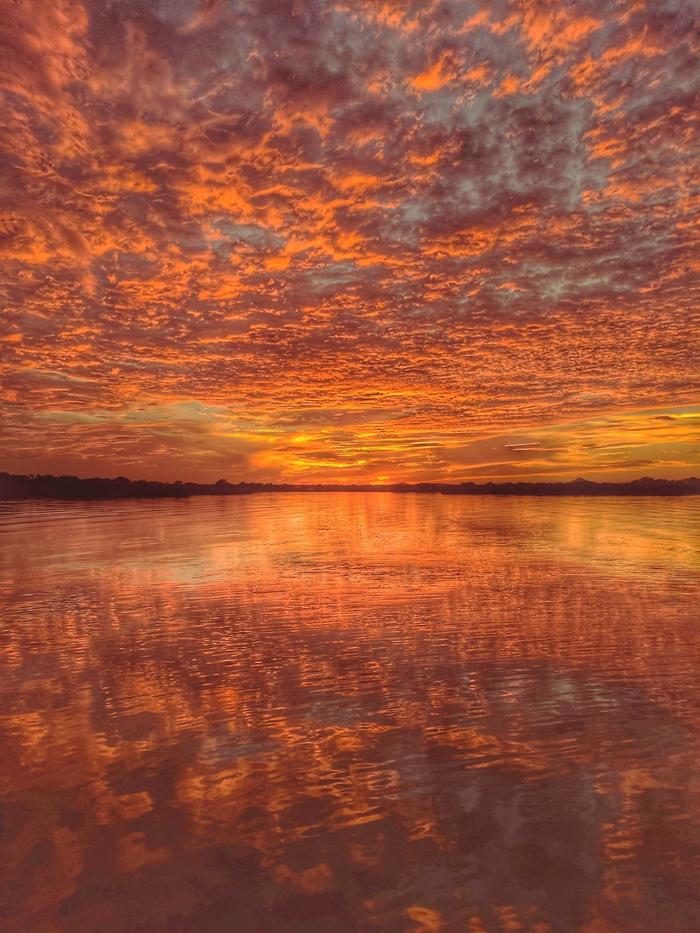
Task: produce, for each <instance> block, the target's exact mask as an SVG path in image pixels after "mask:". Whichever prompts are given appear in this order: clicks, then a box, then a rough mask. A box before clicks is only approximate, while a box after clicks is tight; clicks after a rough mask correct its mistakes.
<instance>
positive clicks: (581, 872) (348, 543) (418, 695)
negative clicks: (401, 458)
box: [0, 496, 700, 931]
mask: <svg viewBox="0 0 700 933" xmlns="http://www.w3.org/2000/svg"><path fill="white" fill-rule="evenodd" d="M215 505H216V507H215ZM664 505H666V504H665V503H664ZM685 505H686V509H687V508H688V507H690V508H692V507H693V504H692V503H686V504H685ZM555 506H556V509H555V510H554V514H555V515H556V516H558V517H557V519H556V522H555V524H554V526H552V524H551V521H552V519H551V516H552V508H551V507H552V503H550V502H549V501H547V502H542V501H538V502H534V503H519V504H515V505H513V507H510V506H509V505H505V506H504V504H503V503H502V502H501V501H497V500H483V501H481V500H480V501H479V502H473V501H472V500H470V501H469V502H468V503H464V504H462V503H461V502H460V503H457V504H456V505H454V504H453V503H452V501H451V500H448V499H445V498H439V497H423V498H420V497H406V498H400V497H383V496H375V497H373V496H369V497H357V498H352V497H350V499H348V497H335V496H331V497H328V498H324V497H320V498H319V497H312V498H310V497H306V496H304V497H298V496H297V497H293V496H292V497H279V498H270V499H267V500H261V501H260V502H255V501H252V500H251V501H250V502H248V500H246V502H245V503H240V502H239V500H234V501H230V500H226V501H225V502H223V503H222V504H214V503H210V502H207V501H199V502H194V501H193V502H191V503H189V504H188V507H187V508H186V509H182V508H180V504H179V503H178V504H174V505H172V506H171V505H170V504H168V503H165V504H160V503H159V504H158V505H157V507H153V509H151V510H147V511H146V512H145V513H144V512H142V511H141V510H140V509H138V508H135V507H133V508H132V507H131V506H122V504H121V503H120V504H119V505H118V506H114V505H110V506H100V507H99V508H95V509H93V510H92V511H90V510H89V509H87V507H83V506H77V507H75V511H74V512H71V510H70V509H68V510H67V512H68V513H70V514H72V515H73V516H74V519H73V524H74V529H75V527H76V523H77V532H76V533H70V525H71V522H70V521H68V520H66V522H65V524H64V525H63V526H61V524H60V523H58V524H54V525H53V529H54V530H52V533H51V534H49V533H48V529H47V525H46V524H42V522H41V520H40V516H39V518H36V511H38V512H41V510H40V509H39V510H36V511H35V512H32V514H33V515H34V516H35V519H36V520H35V524H34V525H31V526H30V525H29V524H27V525H22V523H21V522H19V523H18V524H16V525H15V530H14V531H13V533H12V536H11V537H10V542H11V546H10V547H9V548H7V549H5V550H4V551H3V554H2V556H0V561H1V563H0V568H1V579H2V584H3V592H4V593H5V594H6V595H7V596H8V600H7V609H8V612H9V619H10V623H11V624H10V625H9V626H8V627H7V629H6V631H7V637H6V639H5V641H4V643H3V645H2V649H1V651H2V655H1V657H2V665H3V669H4V674H5V676H4V678H3V681H2V686H1V687H0V690H2V696H3V705H2V709H3V715H2V717H1V718H0V730H1V731H2V742H3V747H4V748H5V749H6V750H7V752H6V755H7V758H6V761H7V764H6V767H5V769H4V781H5V786H4V795H5V796H4V800H3V803H4V804H6V806H5V809H4V814H5V816H6V819H5V823H4V824H3V829H2V836H1V837H0V839H1V843H0V844H1V846H2V853H1V854H2V857H3V861H4V863H5V864H6V866H7V869H6V875H7V877H8V878H10V879H12V881H13V883H12V884H11V885H8V886H7V888H6V889H5V894H4V900H3V907H4V909H5V911H6V912H7V914H6V915H7V916H9V917H10V918H11V919H12V922H13V923H14V922H15V921H16V922H17V924H18V925H19V928H22V925H24V928H25V929H26V928H32V929H38V930H42V929H47V930H48V929H51V928H52V926H53V927H54V928H55V926H56V925H57V924H58V922H59V918H62V920H61V922H63V921H65V922H66V923H67V924H68V927H69V928H70V929H80V930H81V931H82V930H88V931H90V930H100V931H102V930H104V929H115V930H126V929H129V928H133V927H134V926H136V925H137V923H139V922H140V923H141V924H144V923H145V924H146V925H147V926H148V928H149V929H156V930H158V929H162V930H171V929H173V928H174V929H179V928H182V929H185V930H189V929H195V928H197V929H200V928H205V929H212V930H219V929H220V930H226V929H230V924H231V918H232V917H234V916H235V917H236V920H237V923H238V924H240V928H242V929H250V930H257V929H281V930H300V931H301V930H304V931H306V930H308V929H329V928H331V927H333V928H336V929H357V928H358V927H359V928H368V929H372V928H376V929H413V928H417V927H419V926H420V924H421V923H423V925H424V927H425V926H426V925H428V926H427V927H426V928H429V924H430V923H433V925H435V924H438V923H439V922H440V918H442V920H444V921H445V922H446V923H447V924H448V928H458V929H464V928H468V924H469V922H472V924H473V926H474V928H475V929H478V928H479V924H481V926H482V928H484V929H487V930H492V929H503V928H505V927H506V925H507V923H509V922H512V923H516V922H517V923H520V924H521V925H522V926H524V927H525V928H532V927H534V926H535V925H536V924H537V923H540V924H545V926H546V925H549V927H550V928H554V929H564V930H565V929H577V928H580V927H581V926H582V925H584V924H587V923H590V924H593V928H594V929H600V928H607V929H610V928H613V929H624V928H635V926H636V927H637V928H638V927H639V926H640V925H646V928H649V927H650V926H651V928H656V929H664V928H667V927H666V926H665V924H666V923H667V922H668V920H669V916H670V917H671V919H672V920H673V921H674V922H676V926H677V927H678V926H679V925H680V928H688V929H690V928H693V926H696V925H697V923H696V922H695V921H696V920H700V915H699V913H698V902H697V900H696V899H694V895H693V893H692V890H691V891H690V893H689V881H688V879H689V878H691V877H694V868H695V867H696V866H695V859H696V855H695V853H696V852H697V848H698V846H699V845H700V821H699V820H698V813H699V812H700V807H699V806H698V804H699V803H700V801H699V799H698V798H699V796H700V786H699V785H698V783H697V779H696V778H695V777H694V773H695V772H694V771H693V770H692V766H693V762H695V761H697V754H698V742H697V711H698V705H699V702H698V701H699V700H700V697H699V695H698V688H697V683H696V681H697V667H698V661H699V660H700V651H699V645H698V635H697V626H696V624H695V613H694V608H695V607H694V604H693V602H692V601H691V600H690V599H689V598H688V593H689V586H690V585H691V584H692V583H693V581H694V579H695V578H693V577H692V576H689V575H688V574H687V572H686V574H685V576H684V577H683V579H684V581H685V587H681V588H680V589H678V588H677V579H678V578H679V576H680V574H681V572H682V570H683V568H682V567H681V566H679V567H675V568H673V572H670V573H668V574H662V573H659V574H656V575H655V576H653V577H652V578H650V579H649V580H646V581H644V583H643V585H642V583H641V582H640V581H639V580H638V578H637V576H636V575H635V576H632V577H631V578H630V579H629V580H628V581H626V582H625V586H624V587H621V586H620V585H619V583H618V581H617V579H616V576H615V575H612V576H611V575H607V574H602V575H601V574H597V573H591V572H590V570H589V569H587V566H586V562H585V561H581V562H578V563H576V562H570V561H568V560H567V561H566V562H562V561H556V560H554V558H553V556H552V555H553V554H554V553H555V552H556V547H557V544H556V542H557V533H558V532H557V529H559V528H561V527H563V526H564V525H565V524H566V522H567V521H568V520H569V519H567V514H570V515H572V516H575V517H576V520H581V516H582V515H583V516H584V517H585V514H586V511H585V507H582V506H581V505H580V504H579V503H578V502H557V503H555ZM593 506H595V507H596V508H597V509H598V510H599V512H598V513H596V514H597V515H599V514H600V510H604V509H606V508H610V509H611V515H612V516H613V517H611V518H610V519H609V523H610V524H613V523H614V520H615V519H614V516H615V515H616V514H618V512H617V511H616V510H617V509H618V506H617V504H612V503H609V502H606V503H601V502H596V503H591V508H593ZM634 507H635V503H625V508H626V509H627V510H628V514H629V515H630V516H632V517H633V516H634V514H635V513H634ZM673 507H675V504H673V506H672V507H671V510H670V513H671V512H673ZM567 508H568V509H569V513H567ZM660 508H661V504H659V509H660ZM19 511H20V512H21V509H20V510H19ZM670 513H669V515H670ZM18 514H19V513H18V512H17V511H15V512H14V513H13V515H14V520H15V521H17V515H18ZM465 514H466V515H467V516H474V522H472V523H471V524H470V523H469V522H467V523H465V522H464V516H465ZM640 514H641V515H646V514H648V513H647V512H644V511H642V513H640ZM660 514H661V512H660V511H658V510H657V511H653V517H654V516H656V517H658V516H660ZM674 514H675V513H674ZM117 516H121V520H118V518H117ZM504 516H506V517H505V518H504ZM78 519H79V520H78ZM519 519H521V524H520V526H518V525H517V520H519ZM477 520H478V521H477ZM571 520H572V521H573V519H571ZM599 520H601V519H599V518H597V517H596V515H594V514H593V513H591V518H590V521H591V523H593V524H595V523H596V522H597V521H599ZM630 520H632V518H630ZM654 520H656V519H655V518H654ZM643 521H644V518H643V517H640V518H639V519H638V522H639V525H640V527H641V526H642V525H643ZM477 524H478V526H479V528H478V530H475V525H477ZM536 524H537V526H538V527H539V528H541V529H544V530H543V531H542V532H541V533H542V534H543V535H544V536H545V537H544V540H545V541H547V540H549V547H548V548H541V549H540V551H539V552H538V553H533V552H528V553H527V555H526V557H523V541H524V540H527V537H528V529H530V528H532V527H533V525H536ZM510 525H513V526H514V527H515V529H516V531H517V530H518V529H519V532H520V533H519V534H517V533H515V532H513V533H510V532H509V531H508V528H509V526H510ZM669 525H670V527H678V528H680V526H679V525H678V523H677V522H675V523H674V522H670V521H669ZM692 527H693V521H692V519H689V520H688V524H687V525H686V526H685V530H684V533H685V535H686V537H690V534H691V531H692ZM320 529H324V530H320ZM372 529H374V532H372ZM243 533H245V534H246V535H247V536H248V541H249V543H250V546H246V544H245V543H244V542H242V541H241V539H240V537H237V535H238V536H240V535H241V534H243ZM373 533H374V537H372V534H373ZM679 533H680V532H679ZM314 535H316V536H317V537H316V538H314ZM324 535H325V536H326V537H325V538H324ZM547 535H549V536H550V539H551V540H550V539H548V538H547ZM584 540H595V536H594V535H592V536H588V537H587V538H584ZM139 542H141V544H139ZM154 542H155V544H154ZM207 542H209V543H210V545H211V546H210V547H209V548H208V547H207ZM319 542H320V543H319ZM91 545H92V546H91ZM139 547H141V551H140V559H136V555H138V554H139ZM90 553H92V559H91V561H88V555H89V554H90ZM244 553H245V555H246V559H244V558H243V557H242V555H243V554H244ZM62 554H65V560H63V559H62V558H61V555H62ZM124 554H126V558H125V560H122V556H123V555H124ZM178 555H182V566H183V567H187V566H190V565H191V566H192V567H194V568H197V570H196V573H195V574H194V575H193V577H192V581H193V582H192V583H188V582H187V581H186V579H185V578H184V577H179V576H178V575H177V573H176V574H175V575H174V576H173V577H172V578H171V577H168V575H167V573H168V567H169V566H170V565H171V564H172V563H175V564H177V560H178V559H179V558H178ZM188 555H189V556H190V558H191V561H188ZM227 555H228V557H227ZM290 555H291V559H290ZM321 555H323V557H322V558H321ZM227 559H228V564H227V563H226V561H227ZM246 560H247V561H248V562H246ZM256 561H257V563H256ZM314 566H315V567H316V568H317V572H316V573H313V572H310V569H311V568H313V567H314ZM256 568H257V572H256ZM39 569H40V570H41V573H40V574H39V573H38V570H39ZM421 582H423V583H424V584H425V586H424V588H423V590H421V585H420V584H421ZM695 582H697V581H696V580H695ZM152 584H155V585H152ZM421 593H423V595H426V594H427V598H418V597H419V595H420V594H421ZM407 594H408V596H410V597H411V598H406V595H407ZM669 903H672V904H673V905H675V906H673V907H671V908H669ZM669 911H670V914H669ZM22 917H23V919H21V918H22ZM195 918H196V919H195Z"/></svg>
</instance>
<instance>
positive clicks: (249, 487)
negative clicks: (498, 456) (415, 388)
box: [0, 473, 700, 499]
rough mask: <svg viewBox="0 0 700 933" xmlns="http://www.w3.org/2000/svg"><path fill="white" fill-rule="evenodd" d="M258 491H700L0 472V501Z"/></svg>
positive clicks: (664, 483) (693, 486) (654, 485)
mask: <svg viewBox="0 0 700 933" xmlns="http://www.w3.org/2000/svg"><path fill="white" fill-rule="evenodd" d="M259 492H420V493H442V494H443V495H449V496H481V495H490V496H692V495H700V479H698V478H696V477H690V478H689V479H676V480H672V479H652V478H651V477H648V476H645V477H642V478H641V479H635V480H632V481H631V482H627V483H594V482H591V481H590V480H586V479H575V480H571V482H568V483H459V484H449V483H396V484H391V485H383V486H373V485H371V484H304V485H294V484H292V483H235V484H234V483H229V482H227V481H226V480H224V479H220V480H219V481H218V482H216V483H211V484H205V483H182V482H175V483H160V482H156V481H153V480H143V479H141V480H129V479H127V478H126V477H124V476H118V477H116V479H102V478H92V479H82V478H80V477H78V476H51V475H50V474H45V475H38V476H35V475H33V474H31V475H28V476H19V475H13V474H10V473H0V499H180V498H186V497H188V496H238V495H250V494H251V493H259Z"/></svg>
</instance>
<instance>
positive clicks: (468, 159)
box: [0, 0, 700, 481]
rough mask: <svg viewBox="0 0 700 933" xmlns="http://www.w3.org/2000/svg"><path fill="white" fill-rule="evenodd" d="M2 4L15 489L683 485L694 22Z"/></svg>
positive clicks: (688, 387)
mask: <svg viewBox="0 0 700 933" xmlns="http://www.w3.org/2000/svg"><path fill="white" fill-rule="evenodd" d="M1 2H2V17H0V23H1V25H0V30H2V35H0V42H1V43H2V49H3V54H2V56H0V86H1V87H2V96H1V97H0V107H1V112H0V120H1V121H2V125H3V127H4V128H5V129H4V132H3V134H2V136H1V137H0V147H1V148H0V203H1V204H2V209H1V211H0V259H1V263H0V265H1V268H2V282H1V284H0V288H1V289H2V291H1V292H0V301H2V307H3V318H2V320H3V325H2V330H1V332H0V336H1V337H2V344H1V347H2V349H1V350H0V353H1V354H2V360H3V369H4V383H3V386H4V388H3V398H4V405H3V408H4V412H3V436H4V437H5V439H6V443H5V445H4V446H5V457H4V459H3V465H4V466H5V468H11V469H18V470H52V471H55V472H63V471H70V472H77V473H81V474H86V473H103V474H104V473H112V474H114V473H117V472H123V473H127V474H128V475H131V476H134V477H136V476H137V475H138V476H159V477H163V478H166V479H167V478H177V477H187V478H192V479H212V478H216V477H217V476H218V475H222V474H223V475H228V476H229V478H231V479H238V478H242V479H275V478H290V479H296V478H299V479H309V480H331V481H339V480H341V479H342V480H348V481H351V480H355V479H369V480H372V479H374V480H392V481H393V480H400V479H455V480H456V479H460V478H473V477H492V476H493V477H496V476H504V477H511V476H551V475H560V476H562V477H565V476H570V475H575V474H578V473H581V472H583V473H586V475H590V476H605V475H607V476H612V475H615V476H622V475H630V476H632V475H639V474H640V473H656V474H657V475H667V476H676V475H687V474H688V473H690V472H693V469H692V467H693V465H694V464H697V463H698V460H700V454H699V447H698V440H699V437H698V435H699V432H698V425H699V419H698V417H697V412H698V408H697V404H698V402H700V368H699V367H698V365H697V359H698V349H700V348H699V346H698V344H699V343H700V341H699V340H698V334H699V333H700V328H699V325H700V312H699V311H698V273H699V272H700V262H699V260H698V256H699V255H700V251H699V249H698V246H699V243H698V240H699V239H700V237H699V235H698V231H699V229H700V227H699V217H700V211H699V208H698V202H699V188H700V183H699V180H698V168H697V166H698V155H699V147H698V113H700V106H699V105H700V100H699V99H698V98H699V96H700V94H699V92H700V70H699V69H698V67H697V61H698V55H699V54H700V13H699V12H698V9H697V8H696V7H695V5H693V4H689V3H687V2H685V0H655V2H654V3H649V4H647V3H644V2H636V3H630V2H627V0H625V2H612V0H581V2H579V3H576V4H570V3H564V2H557V3H555V2H549V0H528V2H525V0H522V2H516V0H497V2H489V3H480V2H469V0H462V2H435V3H391V4H389V3H387V4H382V3H380V2H376V0H372V2H370V0H367V2H364V3H363V2H360V0H353V2H352V3H350V2H345V3H343V2H331V0H327V2H321V0H295V2H286V0H247V2H237V3H232V2H226V0H223V2H222V0H206V2H201V3H196V2H193V0H160V2H155V3H154V2H138V0H113V2H109V0H100V2H97V0H95V2H81V0H56V2H54V3H51V4H48V3H45V2H43V0H22V2H20V3H17V2H8V0H1Z"/></svg>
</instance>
